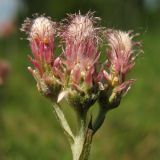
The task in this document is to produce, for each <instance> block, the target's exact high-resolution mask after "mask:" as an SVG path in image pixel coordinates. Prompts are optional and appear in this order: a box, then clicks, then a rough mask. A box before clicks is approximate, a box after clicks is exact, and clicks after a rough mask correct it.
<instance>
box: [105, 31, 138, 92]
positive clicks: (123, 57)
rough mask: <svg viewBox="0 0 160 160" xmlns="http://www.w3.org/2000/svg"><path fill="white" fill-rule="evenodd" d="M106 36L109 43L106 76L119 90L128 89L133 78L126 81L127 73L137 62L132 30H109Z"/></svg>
mask: <svg viewBox="0 0 160 160" xmlns="http://www.w3.org/2000/svg"><path fill="white" fill-rule="evenodd" d="M106 38H107V41H108V45H109V50H108V52H107V56H108V61H107V69H108V72H107V71H105V70H104V71H103V75H104V77H105V78H106V79H107V81H108V82H109V83H110V84H111V85H112V86H118V88H116V89H115V90H116V91H117V92H119V91H122V90H126V91H127V90H128V89H127V88H129V86H130V85H131V84H132V83H133V80H129V81H126V82H125V83H123V82H124V81H125V77H126V74H127V73H128V72H129V71H130V70H131V69H132V68H133V66H134V64H135V58H136V54H135V50H134V46H135V45H136V44H137V43H135V42H133V40H132V39H133V36H132V35H131V32H123V31H118V30H108V31H107V32H106Z"/></svg>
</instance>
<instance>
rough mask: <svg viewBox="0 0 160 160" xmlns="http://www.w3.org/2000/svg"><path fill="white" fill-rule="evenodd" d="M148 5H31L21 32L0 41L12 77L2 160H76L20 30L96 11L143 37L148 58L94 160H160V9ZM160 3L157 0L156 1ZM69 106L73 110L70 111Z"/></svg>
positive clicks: (3, 107) (98, 139)
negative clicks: (42, 17) (40, 16)
mask: <svg viewBox="0 0 160 160" xmlns="http://www.w3.org/2000/svg"><path fill="white" fill-rule="evenodd" d="M147 1H148V0H146V1H144V0H88V1H86V0H58V1H56V0H54V1H50V0H45V1H42V0H34V1H33V0H28V1H26V3H25V5H26V6H25V9H24V10H25V12H21V13H20V14H19V16H18V19H17V32H16V33H15V34H13V35H12V36H10V37H8V38H3V39H2V38H1V39H0V56H1V58H5V59H7V60H8V61H9V62H10V63H11V66H12V68H11V72H10V75H9V77H8V80H7V82H6V83H5V85H4V86H0V160H70V159H71V153H70V152H69V145H68V143H67V140H66V138H65V136H64V134H63V132H62V130H61V128H60V126H59V124H58V123H57V121H56V118H55V116H54V115H53V111H52V107H51V105H50V103H49V102H48V101H47V100H46V99H45V98H44V97H42V96H41V95H40V94H39V93H38V92H37V89H36V86H35V81H34V80H33V78H32V76H31V75H30V73H28V71H27V69H26V68H27V66H28V65H29V64H30V62H29V61H28V59H27V55H28V54H30V50H29V47H28V42H27V41H21V40H20V37H23V35H22V34H21V33H19V28H20V25H21V23H22V22H23V20H24V18H25V17H26V16H29V17H30V16H31V15H32V13H35V12H38V13H46V15H49V16H51V17H53V19H54V20H60V19H61V18H64V17H65V16H66V13H74V12H78V11H79V10H81V12H82V13H86V12H87V11H88V10H91V11H96V13H95V15H96V16H99V17H101V18H102V24H103V25H104V26H106V27H109V28H110V27H113V28H116V29H122V30H129V29H133V30H135V32H139V33H140V34H141V35H140V37H139V39H141V40H142V41H143V49H144V54H143V55H141V56H140V58H139V59H138V60H137V63H136V67H135V68H134V70H133V72H132V73H131V74H130V76H131V77H133V78H136V79H137V81H136V83H135V84H134V85H133V87H132V89H131V90H130V91H129V93H128V94H127V96H126V97H125V98H124V99H123V101H122V103H121V105H120V107H118V108H117V109H115V110H113V111H111V112H109V113H108V115H107V118H106V121H105V123H104V125H103V127H102V128H101V129H100V130H99V132H98V133H97V134H96V136H95V138H94V141H93V146H92V151H91V160H97V159H99V160H107V159H112V160H135V159H136V160H143V159H145V160H159V158H160V127H159V122H160V116H159V115H160V107H159V96H160V8H159V7H158V2H159V1H157V4H156V5H155V7H152V6H151V5H148V7H147V5H146V4H148V3H145V2H147ZM150 1H155V3H156V0H150ZM66 107H67V106H66Z"/></svg>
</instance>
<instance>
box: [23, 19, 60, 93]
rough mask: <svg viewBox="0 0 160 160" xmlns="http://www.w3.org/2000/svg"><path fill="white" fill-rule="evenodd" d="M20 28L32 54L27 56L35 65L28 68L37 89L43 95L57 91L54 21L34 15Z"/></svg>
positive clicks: (58, 86)
mask: <svg viewBox="0 0 160 160" xmlns="http://www.w3.org/2000/svg"><path fill="white" fill-rule="evenodd" d="M21 30H22V31H25V32H26V33H27V35H28V40H29V42H30V47H31V50H32V53H33V56H34V57H33V58H32V57H30V56H29V58H30V60H31V62H32V63H33V65H34V67H35V69H32V68H31V67H29V68H28V69H29V71H30V72H31V73H32V74H33V76H34V78H35V79H36V81H37V87H38V89H39V91H40V92H42V93H43V94H45V95H50V94H53V93H52V92H53V91H54V92H55V93H57V90H59V88H60V84H59V71H58V69H57V68H58V67H59V66H60V61H61V60H60V59H59V60H58V59H54V36H55V33H56V27H55V23H54V22H53V21H51V19H50V18H48V17H45V16H40V17H36V18H34V19H33V20H32V19H29V18H27V19H26V20H25V22H24V24H23V25H22V29H21ZM57 88H58V89H57ZM55 93H54V95H55Z"/></svg>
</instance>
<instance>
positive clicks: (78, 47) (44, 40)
mask: <svg viewBox="0 0 160 160" xmlns="http://www.w3.org/2000/svg"><path fill="white" fill-rule="evenodd" d="M99 20H100V18H97V17H93V14H92V13H87V14H86V15H81V14H80V13H79V14H73V15H69V16H68V18H67V20H65V21H62V22H61V23H56V22H53V21H52V20H51V18H49V17H45V16H44V15H42V16H39V17H35V18H33V19H29V18H27V19H26V20H25V22H24V24H23V25H22V31H25V32H26V33H27V35H28V40H29V42H30V47H31V50H32V53H33V58H32V57H30V60H31V62H32V63H33V65H34V68H31V67H29V68H28V69H29V71H30V72H31V73H32V74H33V76H34V78H35V79H36V81H37V86H38V90H39V91H40V92H41V93H42V94H43V95H45V96H47V97H50V98H51V99H52V100H54V101H55V102H58V103H59V102H60V101H61V100H62V99H63V98H66V99H67V100H68V101H69V102H70V104H71V105H72V106H74V107H76V108H77V109H78V110H80V111H82V110H88V108H89V107H90V106H91V105H93V104H94V103H95V102H96V100H99V101H100V103H101V104H103V106H104V107H108V108H113V107H116V106H117V105H118V104H119V102H120V100H121V97H122V96H123V95H124V93H126V92H127V91H128V89H129V88H130V86H131V84H132V83H133V82H134V80H126V75H127V73H128V72H129V71H130V70H131V69H132V68H133V66H134V64H135V58H136V56H137V53H138V50H137V48H138V47H136V46H137V44H138V43H137V42H134V41H133V38H134V35H133V34H132V32H123V31H120V30H113V29H105V28H102V27H100V26H98V21H99ZM55 39H56V43H55ZM57 43H59V44H60V45H57ZM105 46H108V47H107V48H106V51H105V53H101V50H102V48H104V47H105ZM56 48H60V49H61V54H60V56H57V57H56V54H55V51H56ZM100 54H106V57H107V58H106V60H104V61H101V62H100Z"/></svg>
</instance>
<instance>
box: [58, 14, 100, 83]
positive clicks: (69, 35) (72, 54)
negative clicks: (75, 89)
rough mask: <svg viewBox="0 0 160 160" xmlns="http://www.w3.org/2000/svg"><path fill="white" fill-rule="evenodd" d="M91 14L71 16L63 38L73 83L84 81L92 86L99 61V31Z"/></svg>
mask: <svg viewBox="0 0 160 160" xmlns="http://www.w3.org/2000/svg"><path fill="white" fill-rule="evenodd" d="M94 22H95V21H94V19H93V17H92V15H91V14H90V13H88V14H86V15H84V16H83V15H81V14H80V13H79V14H75V15H70V16H69V20H68V25H67V26H65V32H63V31H62V33H61V37H62V39H63V40H64V43H65V49H64V56H65V59H66V60H65V65H66V67H67V70H69V71H70V72H71V77H70V79H71V82H72V83H75V84H79V83H80V81H81V80H84V81H85V82H86V83H87V84H88V85H91V84H92V81H93V75H94V72H95V69H94V66H95V63H96V62H97V60H98V57H99V54H98V51H97V48H98V38H97V37H98V36H97V35H98V29H97V28H95V26H94Z"/></svg>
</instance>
